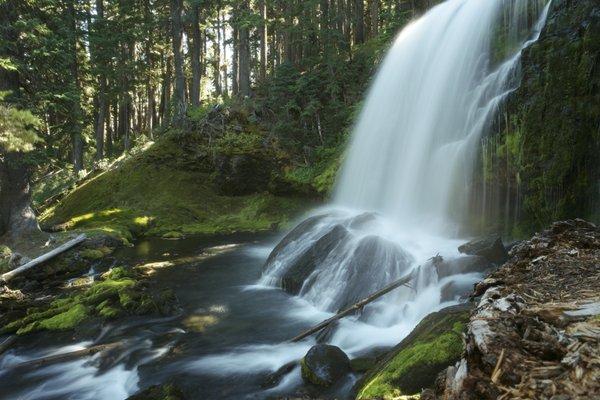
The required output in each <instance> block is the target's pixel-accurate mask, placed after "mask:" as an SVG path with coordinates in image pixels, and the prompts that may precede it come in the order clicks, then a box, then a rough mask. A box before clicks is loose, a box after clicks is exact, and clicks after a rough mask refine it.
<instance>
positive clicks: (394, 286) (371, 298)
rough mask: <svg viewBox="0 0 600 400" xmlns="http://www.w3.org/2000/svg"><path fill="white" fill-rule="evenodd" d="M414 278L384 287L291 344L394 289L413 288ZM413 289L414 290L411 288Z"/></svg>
mask: <svg viewBox="0 0 600 400" xmlns="http://www.w3.org/2000/svg"><path fill="white" fill-rule="evenodd" d="M412 278H413V274H412V273H410V274H408V275H406V276H404V277H402V278H400V279H398V280H397V281H396V282H394V283H392V284H390V285H388V286H386V287H384V288H383V289H381V290H378V291H377V292H375V293H373V294H372V295H370V296H368V297H365V298H364V299H362V300H361V301H359V302H358V303H355V304H354V305H352V306H351V307H348V308H346V309H345V310H343V311H340V312H339V313H337V314H336V315H334V316H333V317H331V318H328V319H326V320H325V321H323V322H321V323H320V324H318V325H315V326H313V327H312V328H310V329H308V330H306V331H304V332H302V333H301V334H299V335H298V336H296V337H294V338H293V339H291V340H290V342H299V341H300V340H302V339H304V338H306V337H308V336H310V335H312V334H313V333H317V332H319V331H320V330H322V329H324V328H326V327H327V326H328V325H329V324H331V323H332V322H335V321H337V320H339V319H342V318H344V317H345V316H347V315H349V314H352V313H354V312H355V311H358V310H360V309H362V308H363V307H364V306H366V305H367V304H369V303H371V302H372V301H374V300H376V299H378V298H380V297H381V296H383V295H385V294H387V293H389V292H391V291H392V290H394V289H397V288H399V287H400V286H406V287H409V288H411V286H409V285H408V282H410V280H411V279H412ZM411 289H412V288H411Z"/></svg>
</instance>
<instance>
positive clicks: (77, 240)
mask: <svg viewBox="0 0 600 400" xmlns="http://www.w3.org/2000/svg"><path fill="white" fill-rule="evenodd" d="M85 239H87V236H86V235H85V234H82V235H79V236H77V237H76V238H75V239H72V240H69V241H68V242H66V243H64V244H62V245H60V246H58V247H57V248H55V249H54V250H51V251H49V252H48V253H46V254H43V255H41V256H39V257H37V258H35V259H33V260H31V261H29V262H28V263H27V264H24V265H21V266H20V267H18V268H15V269H13V270H12V271H8V272H6V273H5V274H2V275H0V282H8V281H9V280H11V279H12V278H14V277H15V276H17V275H20V274H22V273H23V272H25V271H27V270H28V269H31V268H33V267H35V266H37V265H40V264H42V263H44V262H46V261H48V260H50V259H52V258H54V257H56V256H57V255H59V254H61V253H64V252H65V251H67V250H69V249H71V248H73V247H75V246H77V245H78V244H79V243H81V242H83V241H84V240H85Z"/></svg>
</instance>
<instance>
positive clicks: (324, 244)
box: [281, 225, 348, 294]
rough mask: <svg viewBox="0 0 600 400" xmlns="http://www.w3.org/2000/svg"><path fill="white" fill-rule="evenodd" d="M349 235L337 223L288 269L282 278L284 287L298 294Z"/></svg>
mask: <svg viewBox="0 0 600 400" xmlns="http://www.w3.org/2000/svg"><path fill="white" fill-rule="evenodd" d="M347 237H348V230H346V228H344V227H343V226H341V225H335V226H334V227H333V228H331V229H330V230H329V231H328V232H327V233H326V234H325V235H323V236H322V237H321V238H320V239H319V240H317V241H316V242H315V243H314V244H313V245H312V246H310V247H309V248H308V249H307V250H306V251H305V252H304V253H303V254H302V255H301V256H300V257H298V258H297V259H296V260H295V261H294V262H293V263H292V264H291V265H290V266H289V268H288V269H287V271H286V272H285V274H284V275H283V277H282V279H281V284H282V287H283V289H284V290H285V291H286V292H288V293H291V294H298V293H299V292H300V289H301V288H302V285H303V284H304V281H305V280H306V278H308V276H309V275H310V274H311V273H312V272H313V271H314V270H315V268H317V267H318V266H319V265H320V264H321V263H322V262H323V261H324V260H325V258H327V256H328V255H329V253H331V251H333V249H334V248H335V247H336V246H338V245H339V244H340V243H342V242H344V240H345V239H346V238H347Z"/></svg>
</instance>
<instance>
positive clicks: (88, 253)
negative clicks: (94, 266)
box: [79, 249, 104, 260]
mask: <svg viewBox="0 0 600 400" xmlns="http://www.w3.org/2000/svg"><path fill="white" fill-rule="evenodd" d="M79 255H81V257H83V258H85V259H88V260H99V259H101V258H103V257H104V253H103V252H102V250H98V249H84V250H81V251H80V252H79Z"/></svg>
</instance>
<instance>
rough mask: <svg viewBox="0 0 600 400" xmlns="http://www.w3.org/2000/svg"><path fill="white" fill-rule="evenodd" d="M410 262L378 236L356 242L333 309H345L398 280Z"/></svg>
mask: <svg viewBox="0 0 600 400" xmlns="http://www.w3.org/2000/svg"><path fill="white" fill-rule="evenodd" d="M413 261H414V258H413V257H412V256H411V255H410V254H408V253H407V252H406V251H404V250H403V249H402V248H401V247H399V246H398V245H396V244H395V243H392V242H390V241H388V240H385V239H383V238H381V237H379V236H375V235H369V236H365V237H364V238H362V239H360V241H359V242H358V245H357V246H356V247H355V249H354V251H353V253H352V256H351V258H350V261H349V262H348V264H347V265H346V268H345V273H346V276H345V282H346V285H345V287H344V292H343V295H342V296H339V299H338V302H337V303H336V304H335V305H333V309H337V310H341V309H344V308H346V307H349V306H351V305H353V304H355V303H356V302H358V301H359V300H362V299H364V298H365V297H367V296H368V295H370V294H372V293H374V292H376V291H377V290H380V289H381V288H383V287H384V286H386V285H388V284H389V283H391V282H392V281H393V280H395V279H399V278H400V277H401V276H402V275H403V274H404V273H405V271H407V270H408V268H409V267H410V265H411V264H412V263H413Z"/></svg>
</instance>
